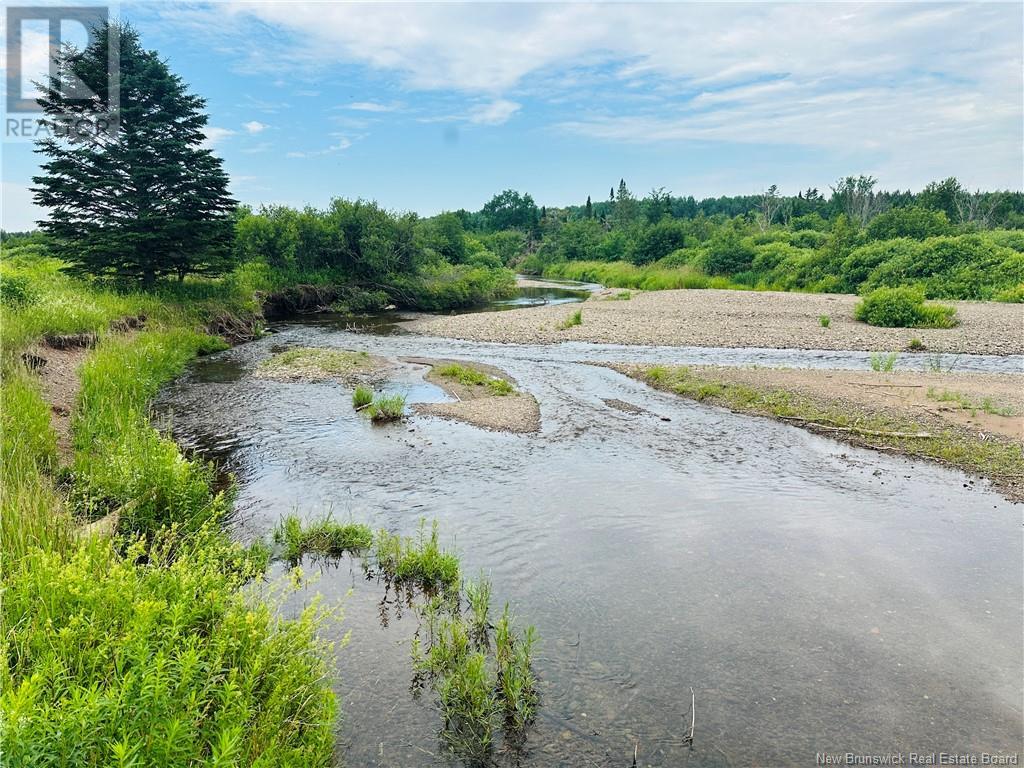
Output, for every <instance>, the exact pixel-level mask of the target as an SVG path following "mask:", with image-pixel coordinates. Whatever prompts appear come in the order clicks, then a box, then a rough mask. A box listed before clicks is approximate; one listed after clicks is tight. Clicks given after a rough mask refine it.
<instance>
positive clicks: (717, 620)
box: [161, 318, 1024, 768]
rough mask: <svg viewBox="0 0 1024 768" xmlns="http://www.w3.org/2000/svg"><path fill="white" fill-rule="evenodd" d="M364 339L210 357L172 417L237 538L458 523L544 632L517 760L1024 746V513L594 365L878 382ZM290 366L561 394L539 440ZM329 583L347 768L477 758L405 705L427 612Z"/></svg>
mask: <svg viewBox="0 0 1024 768" xmlns="http://www.w3.org/2000/svg"><path fill="white" fill-rule="evenodd" d="M346 322H347V321H346ZM345 327H346V323H343V322H341V321H340V320H339V319H338V318H322V319H318V320H316V321H313V322H312V323H309V324H285V325H282V326H279V331H280V332H279V333H277V334H275V335H274V336H273V337H270V338H267V339H263V340H261V341H258V342H255V343H252V344H248V345H245V346H242V347H237V348H235V349H232V350H229V351H227V352H225V353H222V354H219V355H216V356H213V357H211V358H207V359H205V360H203V361H201V362H199V363H198V364H197V365H196V366H194V368H193V369H192V371H191V373H190V374H189V375H188V376H186V377H185V378H183V379H182V380H180V381H179V382H178V383H177V384H176V385H175V386H174V387H173V388H171V389H170V390H169V391H168V392H167V393H166V394H165V396H164V399H163V401H162V404H161V407H162V408H163V409H164V410H165V411H166V412H167V413H169V414H170V415H171V418H172V420H173V425H174V432H175V435H176V437H177V438H178V439H179V440H180V441H181V442H182V443H183V444H184V445H186V446H188V447H192V448H195V449H198V450H200V451H203V452H205V453H206V454H207V455H209V456H211V457H213V458H215V459H217V460H218V461H219V462H220V463H221V464H222V466H224V467H225V468H226V469H229V470H231V471H233V472H235V473H236V474H237V476H238V480H239V486H240V493H239V500H238V505H237V506H238V516H237V518H236V519H235V520H234V521H233V528H234V532H235V534H236V535H237V536H238V537H239V538H240V539H242V540H251V539H253V538H256V537H266V536H268V534H269V531H270V530H271V529H272V527H273V526H274V524H275V523H276V522H277V520H278V519H279V517H280V516H281V515H283V514H286V513H289V512H293V511H295V512H297V513H298V514H300V515H302V516H307V517H315V516H319V515H320V514H322V513H323V512H324V511H325V510H328V509H332V510H333V512H334V514H335V515H336V516H338V517H348V516H351V517H353V518H354V519H357V520H360V521H365V522H368V523H370V524H371V525H373V526H374V527H385V528H388V529H391V530H394V531H399V532H403V533H412V532H414V531H415V529H416V527H417V524H418V521H419V519H420V518H422V517H425V518H427V519H431V518H437V519H438V521H439V523H440V527H441V531H442V532H443V535H444V536H445V537H446V538H447V539H448V541H449V542H450V543H451V542H454V545H455V546H456V547H457V548H458V550H459V551H460V553H461V555H462V561H463V567H464V572H465V573H467V574H470V575H472V574H475V573H476V572H478V570H479V569H485V570H486V571H487V572H488V573H489V575H490V577H491V579H492V581H493V583H494V597H495V604H496V605H499V606H500V605H501V604H502V603H504V602H505V601H506V600H508V601H510V602H511V603H512V605H513V608H514V611H515V613H516V614H517V615H518V616H520V617H521V618H522V619H524V620H527V621H529V622H532V623H534V624H536V626H537V629H538V632H539V634H540V637H541V638H542V646H541V649H540V650H539V652H538V658H537V663H536V666H537V672H538V674H539V676H540V679H541V681H542V690H541V695H542V710H541V715H540V716H539V717H538V720H537V724H536V727H535V729H534V731H533V732H532V733H531V735H530V738H529V741H528V745H527V747H528V751H527V753H526V755H525V756H524V757H523V758H522V765H526V766H545V767H546V766H587V765H600V766H606V765H607V766H622V767H623V768H625V767H626V766H629V765H630V764H631V761H632V756H633V750H634V745H636V744H639V759H638V764H639V765H652V766H677V765H693V766H719V765H736V766H750V765H765V766H776V765H812V764H814V761H815V754H816V753H817V752H821V751H829V752H847V751H854V752H864V753H878V752H891V751H898V750H903V751H917V752H926V753H930V752H933V751H934V752H938V751H941V750H945V751H956V752H960V753H963V752H976V753H981V752H983V751H985V752H999V751H1004V752H1006V751H1009V752H1013V751H1020V750H1021V746H1022V745H1021V739H1022V737H1021V717H1022V708H1021V680H1022V674H1024V670H1022V634H1021V627H1022V620H1024V617H1022V604H1024V589H1022V568H1021V564H1022V540H1021V516H1020V507H1014V506H1013V505H1011V504H1009V503H1007V502H1006V501H1004V500H1003V499H1001V498H1000V497H999V496H997V495H995V494H994V493H992V492H990V491H989V490H987V488H986V487H985V484H984V483H983V482H982V481H974V480H972V479H971V478H968V477H967V476H965V475H962V474H960V473H957V472H953V471H949V470H945V469H942V468H939V467H935V466H932V465H929V464H925V463H920V462H912V461H908V460H905V459H902V458H899V457H893V456H887V455H880V454H876V453H872V452H868V451H861V450H857V449H853V448H850V447H847V446H844V445H841V444H839V443H836V442H833V441H830V440H828V439H825V438H822V437H818V436H815V435H812V434H809V433H807V432H804V431H802V430H799V429H796V428H793V427H789V426H786V425H783V424H778V423H775V422H772V421H770V420H766V419H760V418H751V417H746V416H741V415H736V414H732V413H729V412H727V411H724V410H721V409H717V408H712V407H707V406H703V405H699V404H695V403H691V402H688V401H685V400H682V399H679V398H676V397H674V396H671V395H668V394H665V393H660V392H657V391H653V390H650V389H648V388H647V387H645V386H643V385H642V384H640V383H638V382H635V381H633V380H631V379H628V378H626V377H624V376H621V375H619V374H617V373H615V372H614V371H611V370H609V369H606V368H601V367H597V366H592V365H587V364H585V363H584V362H583V361H585V360H592V359H601V358H603V359H623V360H631V361H645V360H651V361H657V362H691V361H696V360H699V361H704V362H723V361H724V360H727V361H732V362H734V363H738V362H740V361H752V360H753V361H761V362H762V364H773V363H769V362H767V361H768V360H772V361H790V362H791V363H792V362H793V361H799V362H800V363H802V364H806V365H825V364H835V363H836V362H839V363H848V364H849V365H850V366H851V367H866V364H864V365H861V364H860V363H861V362H862V358H860V357H858V353H835V352H810V353H797V352H796V351H793V350H700V351H696V350H687V349H681V350H680V349H670V348H642V347H614V346H609V345H560V346H535V347H530V346H501V345H491V344H475V343H471V342H458V341H451V340H443V339H429V338H422V337H416V336H411V335H403V334H401V333H391V334H390V335H374V334H368V333H360V332H353V331H351V330H343V329H344V328H345ZM385 330H387V329H385ZM392 330H395V329H392ZM290 344H303V345H311V346H335V347H340V348H356V349H367V350H369V351H372V352H374V353H376V354H381V355H385V356H388V357H391V358H397V357H399V356H403V355H422V356H427V357H442V356H443V357H446V358H466V359H472V360H477V361H480V362H486V363H490V364H493V365H497V366H499V367H501V368H503V369H504V370H506V371H507V372H508V373H510V374H511V375H512V376H513V377H514V378H515V379H516V380H517V382H518V385H519V387H520V388H521V389H524V390H526V391H528V392H530V393H531V394H533V395H534V396H536V397H537V399H538V401H539V402H540V405H541V415H542V431H541V433H540V434H539V435H535V436H514V435H509V434H499V433H491V432H486V431H483V430H479V429H476V428H473V427H470V426H468V425H463V424H458V423H453V422H446V421H442V420H439V419H434V418H427V417H413V418H411V419H410V420H408V421H407V422H405V423H404V424H400V425H392V426H387V427H373V426H371V425H370V424H369V423H368V422H367V420H365V419H362V418H360V417H359V415H358V414H354V413H353V412H352V408H351V405H350V402H349V397H350V392H348V391H347V390H346V389H344V388H343V387H341V386H339V385H337V384H333V383H321V384H294V383H287V384H286V383H278V382H271V381H266V380H262V379H257V378H255V377H253V376H252V375H251V373H252V370H253V368H254V367H255V366H256V365H257V364H258V362H259V361H260V360H262V359H265V358H266V357H268V356H269V355H270V354H271V353H272V350H273V349H274V348H277V347H279V346H280V345H290ZM620 356H621V357H620ZM986 364H987V363H986ZM422 372H423V369H422V367H417V366H412V365H409V366H406V367H405V368H404V369H402V371H401V372H400V374H399V375H398V376H397V377H396V381H395V382H394V384H393V386H394V387H396V388H397V389H399V390H401V391H405V392H408V393H409V394H410V396H411V399H412V400H415V399H418V398H420V399H424V400H429V399H430V398H431V397H437V392H435V391H432V390H431V389H430V385H424V384H423V382H422V380H421V378H420V377H421V375H422ZM608 399H617V400H621V401H624V402H627V403H629V404H631V405H633V406H636V407H637V408H639V409H641V410H642V413H640V414H638V415H631V414H628V413H624V412H623V411H621V410H618V409H615V408H611V407H609V406H608V405H607V404H606V402H605V400H608ZM663 418H667V419H669V420H668V421H664V420H662V419H663ZM305 567H306V569H307V572H310V573H316V572H317V570H318V569H319V568H322V573H321V574H320V577H319V580H318V582H317V583H316V584H315V585H314V586H312V587H309V588H307V589H306V590H305V591H303V592H300V593H299V594H297V595H296V596H295V597H294V598H293V601H292V602H291V603H289V607H290V608H291V609H294V610H297V609H298V607H299V606H301V605H302V604H303V603H305V602H308V600H310V599H311V598H312V595H313V594H314V593H315V592H316V591H319V592H322V593H323V594H325V595H326V596H328V598H329V599H330V600H335V601H342V602H343V603H344V606H345V618H344V621H343V623H342V624H341V625H340V626H338V627H334V628H333V629H332V631H334V632H335V633H336V635H337V637H338V638H340V637H341V636H342V635H343V634H344V633H345V632H351V642H350V644H349V645H348V646H347V647H346V648H345V649H344V650H343V651H341V652H340V654H339V658H338V670H339V684H338V690H339V693H340V695H341V700H342V709H343V712H344V719H343V722H342V724H341V726H340V731H339V739H340V743H341V746H342V753H343V760H344V761H345V763H346V764H347V765H353V766H356V765H357V766H364V765H365V766H370V765H373V766H378V765H379V766H429V765H448V764H457V761H453V760H451V759H450V758H448V757H446V756H445V755H444V753H443V750H442V748H441V747H440V746H439V742H438V740H437V731H438V729H439V728H440V719H439V717H438V713H437V710H436V708H435V706H434V704H433V702H432V700H431V697H430V696H429V695H424V696H422V697H420V698H419V699H418V700H414V699H413V698H412V697H411V696H410V695H409V685H410V678H411V666H410V659H409V646H408V641H409V638H410V637H411V636H412V633H413V632H414V631H415V628H416V623H415V622H416V620H415V617H414V616H413V615H412V614H411V613H410V612H405V613H404V615H402V616H401V617H399V616H397V615H396V613H395V610H394V606H390V608H391V610H390V611H388V613H387V615H388V618H389V621H388V624H387V626H386V627H382V626H381V606H380V601H381V598H382V596H383V590H382V588H381V587H379V586H378V585H377V584H376V583H375V582H366V581H365V580H364V578H363V573H362V570H361V569H360V567H359V565H358V564H357V563H353V562H351V561H349V560H347V559H346V560H342V561H341V562H339V563H336V564H333V565H329V566H325V565H318V564H316V563H313V562H306V563H305ZM278 571H279V569H278ZM350 590H351V592H352V593H351V595H348V592H349V591H350ZM691 687H692V688H693V690H694V696H695V698H696V723H695V725H696V733H695V736H696V739H695V745H694V746H693V747H692V748H691V747H688V746H686V745H685V744H684V743H683V742H684V740H683V738H682V737H683V736H684V734H685V733H687V732H688V729H689V722H690V720H689V715H688V714H687V712H688V710H689V707H690V695H691V694H690V688H691ZM502 761H503V762H504V763H511V761H510V760H506V759H505V758H502Z"/></svg>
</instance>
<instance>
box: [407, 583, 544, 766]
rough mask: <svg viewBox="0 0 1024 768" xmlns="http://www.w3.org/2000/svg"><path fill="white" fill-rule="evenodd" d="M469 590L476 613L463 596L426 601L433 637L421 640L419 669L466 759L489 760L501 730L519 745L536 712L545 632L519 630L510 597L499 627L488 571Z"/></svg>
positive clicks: (509, 744)
mask: <svg viewBox="0 0 1024 768" xmlns="http://www.w3.org/2000/svg"><path fill="white" fill-rule="evenodd" d="M466 596H467V599H468V602H469V612H468V614H467V613H463V612H462V611H461V609H460V607H459V606H460V603H459V602H458V601H456V602H454V603H453V602H452V601H442V600H439V599H434V600H432V601H431V602H429V603H428V604H427V605H426V606H425V607H424V610H423V615H424V617H425V619H426V623H427V628H428V640H427V643H426V647H425V648H424V647H423V645H422V644H421V641H420V639H419V638H418V637H417V638H416V639H414V642H413V649H412V653H413V661H414V664H415V667H416V669H417V671H418V672H419V673H420V675H421V676H422V677H425V678H426V679H428V680H429V681H430V682H431V684H432V686H433V688H434V690H435V692H436V693H437V695H438V700H439V703H440V705H441V710H442V712H443V714H444V722H445V728H444V731H443V732H442V737H443V738H444V740H445V743H446V744H447V745H448V747H449V749H451V751H452V752H453V753H455V754H457V755H458V756H460V757H462V758H463V759H469V760H471V761H473V762H474V763H480V764H483V763H486V761H487V759H488V758H489V756H490V755H491V753H492V751H493V749H494V746H495V742H496V735H497V734H498V733H499V732H500V733H501V735H502V736H503V738H504V742H505V747H506V748H509V749H516V748H518V746H519V745H521V743H522V741H523V739H524V738H525V732H526V728H527V726H528V725H529V724H530V723H531V722H532V720H533V718H534V715H535V713H536V709H537V705H538V693H537V680H536V677H535V676H534V673H533V666H532V665H533V651H534V648H535V646H536V642H537V638H536V631H535V629H534V628H533V627H527V628H526V629H525V630H524V631H523V632H522V633H519V632H517V631H516V629H515V627H514V621H513V618H512V616H511V613H510V611H509V607H508V604H506V605H505V608H504V611H503V612H502V614H501V616H500V617H499V619H498V620H497V622H496V623H495V624H494V625H493V626H492V624H491V622H490V619H489V617H488V614H489V608H490V599H491V585H490V582H489V581H488V580H487V579H486V578H485V577H484V576H483V575H481V577H480V579H479V580H478V581H477V582H475V583H474V582H470V583H467V584H466ZM492 630H493V642H492V639H491V634H492Z"/></svg>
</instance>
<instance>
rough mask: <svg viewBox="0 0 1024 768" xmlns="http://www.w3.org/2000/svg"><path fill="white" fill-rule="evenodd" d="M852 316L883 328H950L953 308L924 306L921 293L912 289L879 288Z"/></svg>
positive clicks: (868, 296) (952, 323) (954, 317)
mask: <svg viewBox="0 0 1024 768" xmlns="http://www.w3.org/2000/svg"><path fill="white" fill-rule="evenodd" d="M854 317H856V318H857V319H858V320H862V321H864V322H866V323H867V324H868V325H877V326H884V327H886V328H951V327H953V326H954V325H956V308H955V307H949V306H945V305H942V304H925V303H924V292H923V291H921V290H919V289H916V288H879V289H877V290H875V291H872V292H871V293H870V294H868V295H867V296H866V297H864V299H863V300H862V301H861V302H860V303H859V304H858V305H857V307H856V309H855V310H854Z"/></svg>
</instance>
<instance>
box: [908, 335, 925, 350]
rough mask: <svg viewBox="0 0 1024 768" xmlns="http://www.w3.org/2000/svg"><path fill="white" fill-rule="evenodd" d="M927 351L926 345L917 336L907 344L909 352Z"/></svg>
mask: <svg viewBox="0 0 1024 768" xmlns="http://www.w3.org/2000/svg"><path fill="white" fill-rule="evenodd" d="M925 349H926V347H925V345H924V342H923V341H921V340H920V339H919V338H917V337H916V336H915V337H914V338H912V339H911V340H910V341H909V342H907V351H908V352H924V350H925Z"/></svg>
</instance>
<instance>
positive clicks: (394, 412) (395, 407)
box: [366, 395, 405, 422]
mask: <svg viewBox="0 0 1024 768" xmlns="http://www.w3.org/2000/svg"><path fill="white" fill-rule="evenodd" d="M366 412H367V413H368V414H369V415H370V419H371V420H373V421H377V422H383V421H397V420H398V419H400V418H402V416H404V415H405V395H378V396H377V397H375V398H374V399H373V402H371V403H370V404H369V405H368V406H367V407H366Z"/></svg>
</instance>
